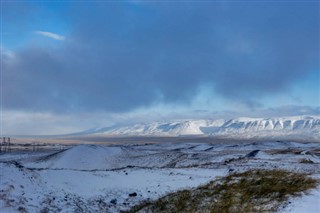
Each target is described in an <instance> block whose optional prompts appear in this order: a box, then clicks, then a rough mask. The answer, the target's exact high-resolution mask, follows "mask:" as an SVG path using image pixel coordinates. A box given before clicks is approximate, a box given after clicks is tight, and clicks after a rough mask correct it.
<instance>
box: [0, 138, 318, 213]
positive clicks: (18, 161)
mask: <svg viewBox="0 0 320 213" xmlns="http://www.w3.org/2000/svg"><path fill="white" fill-rule="evenodd" d="M0 167H1V173H0V181H1V185H0V212H120V211H121V210H127V209H129V208H130V207H131V206H133V205H136V204H138V203H139V202H141V201H142V200H145V199H156V198H158V197H160V196H163V195H165V194H166V193H168V192H173V191H176V190H179V189H184V188H190V187H195V186H198V185H201V184H204V183H207V182H208V181H210V180H213V179H215V178H216V177H218V176H224V175H227V174H228V173H230V172H237V171H244V170H248V169H252V168H260V169H263V168H265V169H274V168H282V169H287V170H291V171H296V172H304V173H309V174H311V175H312V176H314V177H315V178H320V144H319V143H295V142H256V143H253V142H247V143H245V142H244V143H241V144H239V143H227V144H222V143H220V144H217V143H157V144H149V145H126V146H120V145H119V146H115V145H113V146H110V145H78V146H74V147H72V148H69V149H67V150H63V151H52V150H51V151H38V152H25V153H23V152H19V153H6V154H1V155H0ZM319 191H320V189H319V188H318V189H314V190H312V191H310V192H309V193H307V194H304V195H303V196H301V197H297V198H292V199H291V200H290V201H289V202H287V204H286V205H285V206H284V208H283V212H308V213H312V212H320V206H319V201H320V192H319Z"/></svg>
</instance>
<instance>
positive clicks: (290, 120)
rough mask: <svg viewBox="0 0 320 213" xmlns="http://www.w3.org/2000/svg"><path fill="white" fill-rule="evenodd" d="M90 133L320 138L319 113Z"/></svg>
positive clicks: (137, 127)
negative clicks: (314, 114) (315, 114)
mask: <svg viewBox="0 0 320 213" xmlns="http://www.w3.org/2000/svg"><path fill="white" fill-rule="evenodd" d="M92 133H94V134H103V135H106V136H188V135H207V136H220V137H230V138H234V137H237V138H253V137H268V138H272V137H277V138H279V137H294V138H297V137H298V138H312V139H319V140H320V116H296V117H284V118H237V119H230V120H223V119H220V120H185V121H174V122H154V123H149V124H136V125H131V126H122V127H114V128H103V129H99V130H96V131H93V132H92Z"/></svg>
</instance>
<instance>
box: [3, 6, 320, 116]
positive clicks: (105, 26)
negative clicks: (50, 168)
mask: <svg viewBox="0 0 320 213" xmlns="http://www.w3.org/2000/svg"><path fill="white" fill-rule="evenodd" d="M69 6H70V5H69ZM68 12H69V14H68V16H66V18H67V21H68V22H69V24H70V32H69V33H68V34H67V35H66V37H67V38H66V40H65V41H63V42H62V43H60V44H58V45H57V46H56V47H53V46H50V48H48V47H43V46H40V45H34V44H33V45H31V44H30V45H29V46H26V47H25V48H23V49H19V50H18V51H17V52H16V54H15V57H14V58H6V57H4V58H3V65H2V68H3V74H2V75H3V79H4V83H5V89H4V90H3V100H4V108H5V109H13V110H28V111H51V112H62V113H68V112H73V111H76V112H81V111H100V110H101V111H108V112H123V111H130V110H131V109H135V108H137V107H141V106H149V105H152V104H155V103H184V104H185V103H188V102H190V101H191V100H192V98H193V97H194V96H195V95H196V94H197V92H198V89H199V87H200V86H203V85H205V86H208V87H211V88H212V89H214V90H215V91H216V92H217V93H219V94H220V95H222V96H223V97H225V98H227V99H233V100H236V101H240V102H242V103H249V104H250V103H256V102H258V100H259V98H260V97H261V96H268V95H273V94H275V93H279V92H281V91H282V90H285V89H286V88H287V87H288V86H290V85H291V84H292V83H294V82H297V81H299V79H300V78H302V77H303V76H305V75H306V74H308V72H312V71H315V70H317V69H319V67H318V60H319V30H318V29H319V3H257V4H255V3H247V4H244V3H234V4H233V3H232V4H231V3H230V4H220V3H197V4H195V3H188V4H183V3H179V4H176V3H163V4H162V3H157V4H153V3H143V4H130V3H119V4H117V3H99V4H94V3H85V4H80V3H77V4H76V5H71V6H70V11H68ZM5 21H6V20H4V24H6V22H5ZM15 21H16V20H15ZM8 24H9V23H8Z"/></svg>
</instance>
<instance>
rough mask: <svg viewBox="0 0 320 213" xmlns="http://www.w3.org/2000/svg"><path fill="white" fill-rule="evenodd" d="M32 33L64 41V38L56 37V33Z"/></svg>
mask: <svg viewBox="0 0 320 213" xmlns="http://www.w3.org/2000/svg"><path fill="white" fill-rule="evenodd" d="M34 33H36V34H38V35H42V36H46V37H49V38H52V39H55V40H59V41H63V40H65V37H64V36H62V35H58V34H56V33H51V32H46V31H35V32H34Z"/></svg>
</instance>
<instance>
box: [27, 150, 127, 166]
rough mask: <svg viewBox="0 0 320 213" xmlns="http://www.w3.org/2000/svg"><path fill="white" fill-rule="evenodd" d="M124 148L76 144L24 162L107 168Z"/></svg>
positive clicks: (38, 164) (39, 164) (40, 164)
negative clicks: (61, 150)
mask: <svg viewBox="0 0 320 213" xmlns="http://www.w3.org/2000/svg"><path fill="white" fill-rule="evenodd" d="M122 154H124V150H123V149H122V148H121V147H106V146H98V145H78V146H75V147H72V148H70V149H68V150H65V151H63V152H59V153H56V154H53V155H49V156H46V157H44V158H38V159H36V160H33V161H31V162H28V163H26V164H25V166H27V167H30V168H50V169H73V170H96V169H99V170H101V169H109V168H112V166H113V165H114V164H115V162H116V159H118V158H119V157H120V156H121V155H122Z"/></svg>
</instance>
